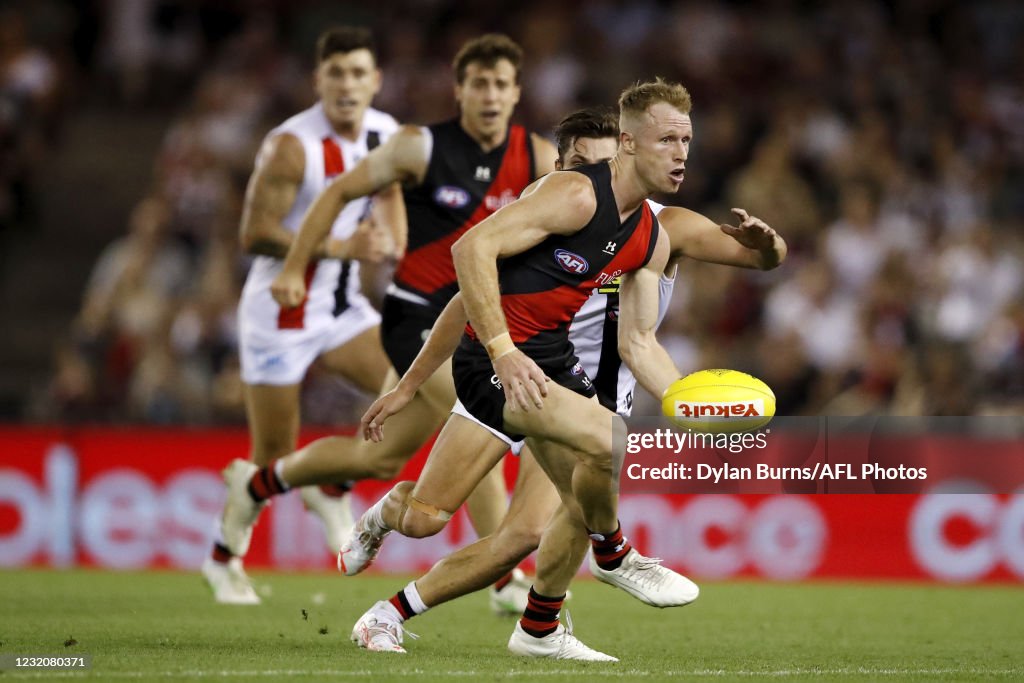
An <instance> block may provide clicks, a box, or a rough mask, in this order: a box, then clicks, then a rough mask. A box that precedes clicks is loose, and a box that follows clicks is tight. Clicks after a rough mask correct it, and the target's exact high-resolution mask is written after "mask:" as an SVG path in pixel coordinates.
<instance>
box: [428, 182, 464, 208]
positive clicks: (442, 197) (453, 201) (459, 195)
mask: <svg viewBox="0 0 1024 683" xmlns="http://www.w3.org/2000/svg"><path fill="white" fill-rule="evenodd" d="M469 199H470V197H469V193H468V192H466V191H465V190H463V189H462V188H461V187H455V186H454V185H442V186H441V187H439V188H437V189H436V190H434V201H435V202H437V203H438V204H440V205H441V206H447V207H448V208H449V209H461V208H462V207H464V206H465V205H466V204H469Z"/></svg>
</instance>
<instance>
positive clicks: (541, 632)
mask: <svg viewBox="0 0 1024 683" xmlns="http://www.w3.org/2000/svg"><path fill="white" fill-rule="evenodd" d="M563 602H565V596H564V595H562V596H561V597H557V598H552V597H550V596H547V595H541V594H540V593H538V592H537V591H535V590H534V589H533V587H532V586H531V587H530V596H529V598H528V599H527V603H526V610H525V611H524V612H523V618H522V619H520V620H519V625H520V626H521V627H522V629H523V630H524V631H526V632H527V633H529V634H530V635H531V636H533V637H534V638H543V637H544V636H548V635H551V634H552V633H554V632H555V629H557V628H558V612H559V611H560V610H561V609H562V603H563Z"/></svg>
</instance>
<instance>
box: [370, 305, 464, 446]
mask: <svg viewBox="0 0 1024 683" xmlns="http://www.w3.org/2000/svg"><path fill="white" fill-rule="evenodd" d="M467 320H468V318H467V317H466V308H465V307H464V306H463V305H462V293H461V292H460V293H458V294H456V295H455V296H454V297H452V299H451V301H449V302H448V305H447V306H445V308H444V310H443V311H442V312H441V315H440V316H439V317H438V318H437V321H436V322H435V323H434V327H433V328H431V330H430V335H429V336H428V337H427V340H426V342H424V343H423V348H421V349H420V352H419V353H418V354H416V359H415V360H414V361H413V362H412V365H410V366H409V369H408V370H407V371H406V373H405V374H404V375H402V379H401V380H399V382H398V385H397V386H395V388H394V389H392V390H391V391H389V392H387V393H386V394H384V395H383V396H381V397H380V398H378V399H377V400H376V401H374V402H373V405H371V406H370V407H369V409H367V411H366V413H364V414H363V417H362V419H361V420H360V421H359V424H360V428H361V430H362V434H363V438H364V439H366V440H368V441H382V440H383V439H384V421H385V420H387V419H388V418H389V417H391V416H392V415H394V414H395V413H397V412H399V411H401V410H402V409H403V408H405V406H406V405H408V404H409V401H411V400H412V397H413V396H415V395H416V392H417V391H418V390H419V388H420V387H421V386H422V385H423V383H424V382H426V381H427V380H428V379H429V378H430V376H431V375H433V374H434V373H435V372H437V370H438V368H440V367H441V365H443V364H444V362H445V361H446V360H448V359H449V358H451V356H452V354H453V353H455V348H456V347H457V346H458V345H459V340H460V339H461V338H462V332H463V330H464V329H465V328H466V321H467Z"/></svg>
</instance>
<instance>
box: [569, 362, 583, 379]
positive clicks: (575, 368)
mask: <svg viewBox="0 0 1024 683" xmlns="http://www.w3.org/2000/svg"><path fill="white" fill-rule="evenodd" d="M569 372H571V373H572V374H574V375H577V376H579V375H582V374H583V366H582V365H581V364H579V363H577V364H576V365H574V366H572V370H570V371H569Z"/></svg>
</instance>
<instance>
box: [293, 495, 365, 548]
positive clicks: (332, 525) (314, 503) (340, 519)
mask: <svg viewBox="0 0 1024 683" xmlns="http://www.w3.org/2000/svg"><path fill="white" fill-rule="evenodd" d="M299 495H300V496H302V503H303V504H304V505H305V506H306V509H307V510H309V511H310V512H312V513H313V514H314V515H316V516H317V517H319V518H320V522H321V523H322V524H323V527H324V537H325V539H326V541H327V548H328V549H329V550H330V551H331V552H332V553H337V552H338V551H340V550H341V546H343V545H345V541H347V540H348V533H349V531H351V530H352V522H353V520H352V504H351V501H350V498H351V496H350V495H349V494H347V493H346V494H345V495H343V496H340V497H334V496H328V495H327V494H326V493H324V492H323V491H321V490H320V487H319V486H303V487H302V488H301V489H300V490H299Z"/></svg>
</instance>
